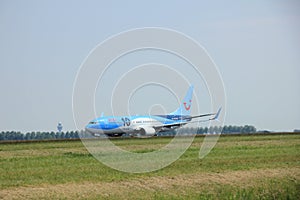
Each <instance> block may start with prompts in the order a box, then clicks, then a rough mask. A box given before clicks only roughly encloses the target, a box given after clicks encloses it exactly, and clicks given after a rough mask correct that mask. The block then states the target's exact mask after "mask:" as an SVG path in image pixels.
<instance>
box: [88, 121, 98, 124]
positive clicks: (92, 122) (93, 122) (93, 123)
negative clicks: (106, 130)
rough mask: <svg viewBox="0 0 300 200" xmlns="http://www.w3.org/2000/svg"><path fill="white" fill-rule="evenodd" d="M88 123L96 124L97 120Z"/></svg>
mask: <svg viewBox="0 0 300 200" xmlns="http://www.w3.org/2000/svg"><path fill="white" fill-rule="evenodd" d="M89 124H97V122H94V121H92V122H90V123H89Z"/></svg>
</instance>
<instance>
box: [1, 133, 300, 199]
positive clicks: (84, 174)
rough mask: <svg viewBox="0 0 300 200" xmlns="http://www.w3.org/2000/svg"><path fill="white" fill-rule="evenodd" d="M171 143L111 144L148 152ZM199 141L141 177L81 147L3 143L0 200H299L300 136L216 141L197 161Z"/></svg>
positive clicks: (74, 144) (134, 141)
mask: <svg viewBox="0 0 300 200" xmlns="http://www.w3.org/2000/svg"><path fill="white" fill-rule="evenodd" d="M169 141H170V139H169V138H152V139H120V140H114V143H115V144H117V145H118V146H120V147H121V148H124V149H127V150H130V151H133V152H146V151H153V150H155V149H158V148H160V147H162V146H164V145H165V144H167V143H168V142H169ZM202 141H203V138H201V137H200V138H195V140H194V142H193V144H192V145H191V146H190V148H189V149H188V150H187V151H186V152H185V154H184V155H183V156H181V157H180V159H179V160H177V161H176V162H174V163H173V164H171V165H170V166H168V167H166V168H164V169H161V170H158V171H155V172H151V173H142V174H130V173H124V172H119V171H116V170H113V169H111V168H108V167H106V166H105V165H103V164H101V163H100V162H99V161H97V160H96V159H95V158H94V157H93V156H92V155H90V154H89V153H88V152H87V150H86V149H85V148H84V146H83V145H82V143H81V142H80V141H63V142H40V143H17V144H0V199H300V135H283V134H282V135H267V136H226V137H221V138H220V139H219V141H218V143H217V145H216V146H215V148H214V149H213V150H212V151H211V152H210V154H209V155H208V156H206V157H205V158H204V159H202V160H200V159H199V158H198V154H199V148H200V146H201V143H202Z"/></svg>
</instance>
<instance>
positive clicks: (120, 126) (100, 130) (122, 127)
mask: <svg viewBox="0 0 300 200" xmlns="http://www.w3.org/2000/svg"><path fill="white" fill-rule="evenodd" d="M193 89H194V87H193V86H192V85H191V86H190V87H189V89H188V91H187V93H186V96H185V98H184V99H183V101H182V103H181V104H180V106H179V108H178V109H177V110H175V111H174V112H171V113H169V114H167V115H142V116H140V115H137V116H103V114H102V116H101V117H99V118H96V119H94V120H92V121H90V122H89V123H88V124H87V125H86V127H85V130H86V131H87V132H88V133H90V134H92V135H93V136H101V135H106V136H108V137H120V136H122V135H123V134H126V133H127V134H129V135H131V136H148V137H149V136H156V135H157V133H158V132H165V131H170V130H175V129H177V128H180V127H182V126H184V125H186V124H188V123H193V122H195V121H192V119H194V118H201V117H208V116H213V117H212V118H209V119H207V120H202V121H196V122H203V121H209V120H216V119H217V118H218V117H219V115H220V112H221V108H220V109H219V110H218V111H217V112H216V113H209V114H201V115H196V116H191V106H192V96H193Z"/></svg>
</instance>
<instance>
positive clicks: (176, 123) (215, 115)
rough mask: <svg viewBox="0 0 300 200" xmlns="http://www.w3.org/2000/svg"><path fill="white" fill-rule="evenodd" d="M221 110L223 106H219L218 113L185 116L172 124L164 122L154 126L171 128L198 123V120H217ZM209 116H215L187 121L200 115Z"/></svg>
mask: <svg viewBox="0 0 300 200" xmlns="http://www.w3.org/2000/svg"><path fill="white" fill-rule="evenodd" d="M220 112H221V108H219V110H218V112H217V113H209V114H202V115H196V116H190V117H187V118H184V121H178V122H175V123H170V124H164V125H159V126H154V127H153V128H155V129H156V128H157V129H159V128H171V127H179V126H183V125H186V124H188V123H197V122H207V121H211V120H217V119H218V117H219V115H220ZM207 116H214V117H212V118H209V119H206V120H198V121H185V120H188V119H193V118H200V117H207Z"/></svg>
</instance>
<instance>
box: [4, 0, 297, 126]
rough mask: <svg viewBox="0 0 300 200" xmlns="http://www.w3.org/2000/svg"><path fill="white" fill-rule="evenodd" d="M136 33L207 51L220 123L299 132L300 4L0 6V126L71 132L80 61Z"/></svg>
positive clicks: (282, 0)
mask: <svg viewBox="0 0 300 200" xmlns="http://www.w3.org/2000/svg"><path fill="white" fill-rule="evenodd" d="M141 27H165V28H169V29H174V30H177V31H180V32H182V33H184V34H186V35H188V36H190V37H192V38H194V39H195V40H196V41H197V42H198V43H200V44H201V45H203V46H204V47H205V48H206V50H207V51H208V53H209V54H210V56H211V57H212V59H213V60H214V62H215V63H216V65H217V66H218V68H219V70H220V73H221V75H222V78H223V81H224V85H225V88H226V95H227V116H226V121H225V124H236V125H244V124H251V125H254V126H256V127H257V128H258V129H270V130H293V129H295V128H300V37H299V36H300V1H298V0H294V1H289V0H280V1H279V0H278V1H277V0H270V1H261V0H257V1H118V2H117V1H106V2H104V1H53V0H51V1H38V0H36V1H30V0H28V1H11V0H7V1H4V0H0V30H1V31H0V92H1V98H0V113H1V114H0V130H20V131H23V132H26V131H32V130H46V131H48V130H56V125H57V122H58V121H62V123H63V125H64V130H72V129H75V126H74V122H73V117H72V90H73V83H74V80H75V76H76V73H77V70H78V69H79V67H80V65H81V63H82V62H83V60H84V59H85V58H86V56H87V55H88V53H89V52H90V51H91V50H92V49H93V48H94V47H95V46H96V45H97V44H98V43H100V42H102V41H103V40H105V39H106V38H108V37H110V36H111V35H114V34H117V33H119V32H121V31H125V30H128V29H133V28H141ZM180 95H184V94H180ZM138 104H139V105H140V107H142V106H143V102H139V103H138ZM170 109H172V110H170V111H173V110H174V109H176V107H173V108H170ZM135 112H137V111H135ZM141 112H142V111H141Z"/></svg>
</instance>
